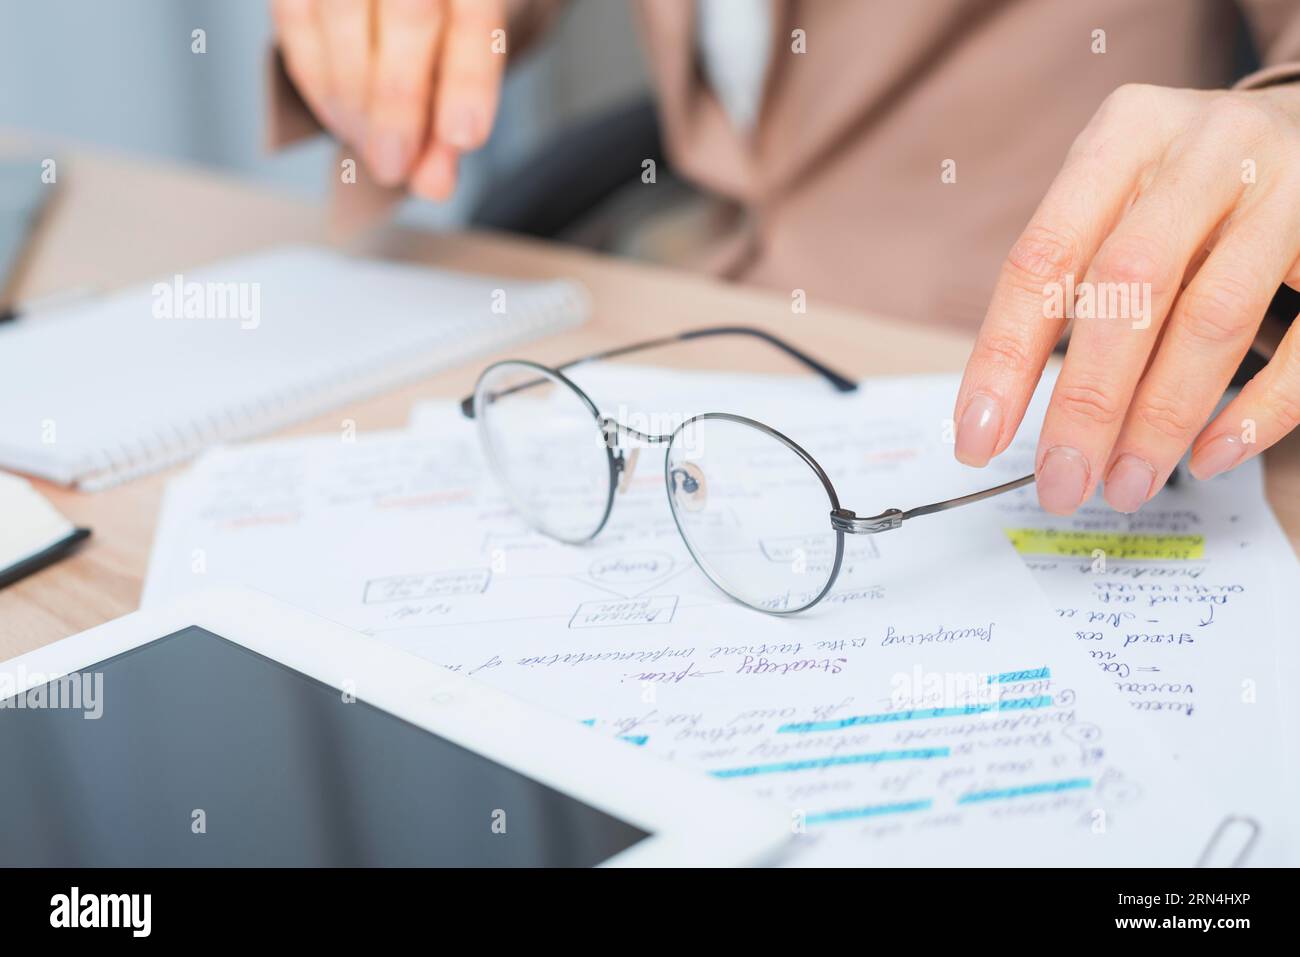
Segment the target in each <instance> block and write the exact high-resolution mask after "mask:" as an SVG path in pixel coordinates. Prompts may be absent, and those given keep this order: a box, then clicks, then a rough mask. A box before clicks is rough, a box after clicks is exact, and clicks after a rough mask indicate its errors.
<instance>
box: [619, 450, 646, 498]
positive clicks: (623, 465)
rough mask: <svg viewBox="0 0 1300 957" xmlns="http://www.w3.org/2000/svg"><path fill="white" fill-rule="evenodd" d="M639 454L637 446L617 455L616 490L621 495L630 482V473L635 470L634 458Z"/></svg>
mask: <svg viewBox="0 0 1300 957" xmlns="http://www.w3.org/2000/svg"><path fill="white" fill-rule="evenodd" d="M640 455H641V450H640V449H639V448H631V449H628V450H627V451H626V452H623V453H620V455H619V457H618V471H619V476H618V492H619V494H620V495H622V494H623V493H624V492H626V491H627V490H628V486H630V485H631V484H632V473H633V472H635V471H636V460H637V458H638V457H639V456H640Z"/></svg>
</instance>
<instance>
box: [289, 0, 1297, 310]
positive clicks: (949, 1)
mask: <svg viewBox="0 0 1300 957" xmlns="http://www.w3.org/2000/svg"><path fill="white" fill-rule="evenodd" d="M634 2H635V6H636V8H637V18H638V21H639V24H640V27H641V31H642V34H643V38H644V42H645V46H646V50H647V54H648V62H649V65H650V72H651V75H652V78H653V82H654V86H655V91H656V94H657V98H658V104H659V110H660V114H661V120H662V126H663V131H664V136H665V142H666V148H667V151H668V155H669V158H670V160H671V162H672V163H673V165H674V167H675V168H676V170H677V171H679V172H680V173H681V174H683V175H684V176H685V177H686V178H688V179H689V180H691V181H692V182H694V183H695V184H696V185H698V186H699V187H701V188H702V189H705V190H707V191H710V192H711V193H713V194H715V195H716V196H718V197H720V198H721V199H723V200H725V201H727V202H729V203H732V204H734V205H735V208H736V211H737V215H735V216H734V217H730V218H729V220H728V225H727V226H726V227H725V228H724V229H723V230H722V231H721V233H720V234H719V235H718V236H717V237H716V240H715V241H714V242H713V243H712V244H711V248H710V250H709V254H708V255H707V256H705V257H702V259H701V260H700V261H698V262H696V263H693V264H692V265H693V267H694V268H701V269H706V270H708V271H710V272H713V273H716V274H718V275H722V276H728V277H732V278H734V279H737V280H741V281H744V282H751V283H757V284H759V285H762V286H766V287H769V288H772V289H776V290H781V291H784V292H786V293H788V294H793V292H794V291H795V290H803V292H804V294H805V295H806V296H807V298H808V302H809V308H810V311H811V310H812V309H813V308H814V307H815V304H816V302H817V301H818V300H824V301H829V302H836V303H842V304H846V305H850V306H857V307H860V308H866V309H870V310H873V311H877V312H882V313H886V314H891V315H895V316H901V317H909V318H913V319H916V320H918V321H925V322H936V323H946V324H952V325H960V326H966V327H973V326H975V325H977V324H978V323H979V321H980V320H981V319H982V318H983V315H984V311H985V308H986V307H987V304H988V301H989V296H990V293H991V291H992V288H993V283H994V281H995V279H996V277H997V273H998V268H999V265H1000V263H1001V260H1002V257H1003V256H1005V255H1006V253H1007V250H1008V249H1009V248H1010V246H1011V244H1012V243H1013V242H1014V240H1015V238H1016V236H1017V234H1018V233H1019V231H1020V230H1021V229H1022V228H1023V227H1024V225H1025V223H1026V222H1027V220H1028V218H1029V216H1030V214H1031V213H1032V212H1033V210H1034V207H1035V206H1036V205H1037V203H1038V200H1039V199H1040V198H1041V197H1042V195H1043V193H1044V192H1045V191H1046V189H1047V187H1048V185H1049V183H1050V182H1051V180H1052V177H1053V176H1054V175H1055V173H1056V171H1057V169H1058V168H1059V166H1060V164H1061V161H1062V160H1063V158H1064V156H1065V152H1066V150H1067V148H1068V147H1069V145H1070V143H1071V141H1072V140H1073V139H1074V137H1075V136H1076V135H1077V134H1078V133H1079V131H1080V130H1081V129H1082V128H1083V126H1084V125H1085V124H1086V123H1087V121H1088V119H1089V118H1090V117H1091V116H1092V114H1093V112H1094V111H1095V110H1096V109H1097V107H1098V106H1099V105H1100V103H1101V101H1102V100H1103V99H1104V98H1105V97H1106V95H1107V94H1108V93H1110V92H1111V91H1112V90H1114V89H1115V88H1116V87H1117V86H1119V85H1121V84H1124V83H1130V82H1141V83H1153V84H1159V85H1162V86H1180V87H1202V88H1215V87H1227V86H1231V85H1232V84H1233V82H1234V80H1236V79H1237V74H1238V73H1239V72H1240V71H1239V69H1238V68H1237V66H1236V61H1237V55H1238V51H1237V46H1236V39H1237V36H1238V32H1239V25H1240V24H1241V23H1242V19H1241V18H1242V17H1243V16H1244V18H1245V20H1244V22H1245V23H1246V24H1247V26H1248V27H1249V29H1250V30H1251V31H1252V34H1253V36H1254V38H1255V41H1256V45H1257V46H1258V47H1259V49H1260V50H1261V51H1262V53H1263V57H1264V60H1265V63H1266V64H1268V65H1269V67H1270V68H1269V69H1266V70H1263V71H1260V72H1259V73H1257V74H1255V75H1253V76H1251V77H1248V78H1246V80H1244V81H1242V82H1243V83H1244V84H1247V85H1262V84H1266V83H1271V82H1282V81H1288V80H1292V79H1297V78H1300V2H1296V0H1241V2H1240V3H1237V4H1234V3H1232V2H1229V0H1089V2H1087V3H1080V2H1078V0H771V2H772V3H773V4H774V19H775V29H774V31H773V33H774V39H773V50H772V55H771V60H770V66H769V71H768V77H767V83H766V87H765V90H764V96H763V102H762V107H761V111H760V114H759V118H758V122H757V126H756V128H755V129H754V131H753V132H752V134H750V135H748V136H746V135H742V134H740V133H738V132H737V131H736V130H735V129H734V128H733V126H732V125H731V123H730V121H729V120H728V118H727V115H726V113H725V112H724V111H723V109H722V107H721V104H720V103H719V101H718V100H717V98H716V97H715V96H714V94H713V92H712V90H711V89H710V88H709V86H708V84H707V83H706V82H705V81H704V80H703V79H702V76H701V71H700V69H699V65H698V62H697V57H696V54H695V50H696V45H695V39H694V23H695V11H694V3H693V2H692V0H634ZM511 6H512V19H511V24H510V43H511V49H512V51H514V52H517V51H518V50H519V49H522V48H523V47H525V46H527V45H528V44H529V43H530V42H532V41H533V40H534V39H535V38H536V37H537V36H538V35H539V34H540V32H541V31H543V30H544V28H545V26H546V25H547V23H548V22H549V21H550V20H551V18H552V17H553V16H554V14H555V13H556V11H557V10H558V9H559V8H561V7H562V6H563V0H511ZM797 31H801V33H799V32H797ZM1095 31H1104V34H1100V33H1096V32H1095ZM799 39H802V43H799V42H796V41H797V40H799ZM1103 42H1104V52H1094V51H1095V50H1100V49H1101V48H1102V43H1103ZM279 82H280V96H279V97H278V98H277V99H276V101H275V102H276V105H277V109H275V110H273V111H272V129H273V139H275V140H276V141H282V140H283V138H284V136H283V134H284V132H285V131H286V130H289V129H291V128H293V126H294V125H295V124H297V127H298V129H299V131H301V130H302V129H303V128H305V127H304V124H303V121H302V118H301V114H300V111H301V106H300V104H299V105H298V106H294V105H293V102H292V97H290V96H289V95H288V91H287V90H285V89H284V86H283V84H284V81H283V79H281V80H280V81H279ZM295 110H297V111H299V113H298V115H297V117H296V118H295V116H294V115H293V114H294V111H295ZM286 124H287V125H286ZM945 171H947V173H948V175H946V176H945V175H944V173H945ZM638 173H639V170H630V171H629V179H633V178H634V177H635V176H636V175H637V174H638ZM647 188H650V187H647ZM341 192H342V193H344V194H346V193H348V192H349V190H347V189H344V190H341ZM388 198H389V199H391V198H392V197H391V196H390V197H388ZM340 199H341V200H342V201H344V202H346V203H348V204H349V206H350V208H351V213H352V214H353V216H354V217H355V216H359V215H362V214H363V213H364V212H366V211H371V212H373V211H374V210H376V209H378V208H381V206H382V203H383V200H384V195H383V193H382V192H381V191H378V190H375V189H372V188H369V187H363V188H362V189H361V190H357V191H355V192H353V193H352V195H350V196H341V197H340Z"/></svg>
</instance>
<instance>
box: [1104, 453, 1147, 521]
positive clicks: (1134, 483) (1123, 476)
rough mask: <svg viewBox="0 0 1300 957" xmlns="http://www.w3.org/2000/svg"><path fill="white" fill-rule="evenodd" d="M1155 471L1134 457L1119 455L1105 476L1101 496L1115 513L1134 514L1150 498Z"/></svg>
mask: <svg viewBox="0 0 1300 957" xmlns="http://www.w3.org/2000/svg"><path fill="white" fill-rule="evenodd" d="M1155 481H1156V470H1155V469H1154V468H1153V467H1152V466H1151V464H1150V463H1149V462H1146V461H1144V460H1143V459H1140V458H1138V457H1137V456H1136V455H1129V454H1125V455H1121V456H1120V457H1119V458H1118V459H1116V460H1115V464H1114V465H1112V466H1111V469H1110V474H1109V475H1107V476H1106V487H1105V489H1104V490H1103V494H1104V495H1105V496H1106V501H1107V502H1109V503H1110V507H1111V508H1113V509H1115V511H1117V512H1136V511H1137V510H1138V509H1139V508H1141V507H1142V506H1143V505H1145V504H1146V501H1147V499H1148V498H1150V497H1151V487H1152V486H1153V485H1154V484H1155Z"/></svg>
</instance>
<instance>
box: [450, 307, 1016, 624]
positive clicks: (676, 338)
mask: <svg viewBox="0 0 1300 957" xmlns="http://www.w3.org/2000/svg"><path fill="white" fill-rule="evenodd" d="M713 336H748V337H751V338H754V339H758V340H761V341H762V342H766V343H767V344H769V345H771V346H774V347H775V348H777V349H779V350H781V351H782V352H784V353H785V354H786V355H788V356H790V357H791V358H793V359H795V360H796V361H797V362H799V363H800V364H801V365H803V366H805V367H806V368H808V369H810V370H811V371H813V372H815V373H817V374H818V375H819V376H821V377H822V378H823V379H824V380H825V381H826V382H828V383H829V384H830V385H831V386H832V387H833V388H834V389H835V390H836V391H837V392H856V391H857V389H858V385H857V383H856V382H854V381H853V380H852V379H850V378H849V377H848V376H845V375H841V374H840V373H838V372H836V371H835V370H834V369H831V368H830V367H829V366H827V365H825V364H824V363H822V362H819V361H818V360H817V359H814V358H813V357H812V356H810V355H808V354H807V353H805V352H802V351H801V350H799V349H797V348H795V347H794V346H792V345H790V344H789V343H788V342H786V341H785V340H783V339H780V338H778V337H777V336H774V335H772V334H771V333H769V332H766V331H764V330H762V329H757V328H754V327H751V326H709V327H705V328H702V329H690V330H688V331H686V332H681V333H678V334H677V335H673V336H663V337H661V338H658V339H648V340H645V341H644V342H637V343H633V344H632V345H627V346H620V347H618V348H616V349H608V350H605V351H603V352H597V353H594V354H592V355H588V356H582V357H581V358H578V359H570V360H569V361H568V362H565V363H562V364H561V365H558V366H545V365H542V364H540V363H537V362H530V361H528V360H524V359H503V360H501V361H500V362H494V363H492V364H491V365H489V366H488V367H487V368H485V369H484V370H483V371H482V372H481V373H480V374H479V379H478V382H477V383H476V384H475V387H474V392H473V393H472V394H471V395H469V396H466V397H465V398H464V399H462V400H461V403H460V409H461V412H462V414H464V416H465V417H466V418H470V419H472V418H474V417H475V411H476V410H475V397H476V396H478V394H479V384H481V383H482V381H483V378H484V377H485V376H487V375H488V374H489V373H490V372H491V371H492V370H493V369H496V368H497V367H498V366H502V365H516V366H524V367H530V368H533V369H536V370H537V371H538V372H539V373H542V374H543V377H542V378H539V379H537V380H533V381H525V382H521V383H518V384H516V385H514V386H512V387H510V388H509V389H505V390H501V391H500V392H499V393H498V395H508V394H510V393H512V392H517V391H519V390H522V389H527V388H531V387H532V386H534V385H541V384H543V383H544V382H546V381H548V377H549V378H554V379H558V380H559V381H560V382H562V383H564V384H565V385H567V386H568V387H569V388H570V389H572V390H573V392H574V393H575V394H576V395H577V396H578V398H579V399H580V400H581V401H582V403H583V404H584V405H585V406H586V407H587V409H588V410H589V411H590V412H591V416H592V419H593V421H594V422H595V425H596V428H597V429H598V430H599V431H600V433H601V434H602V435H604V436H605V443H604V444H605V454H606V457H607V460H608V462H609V496H608V499H607V501H606V503H605V512H604V515H603V516H602V517H601V520H600V522H599V524H597V526H596V529H595V531H593V532H592V533H591V534H590V535H587V536H585V537H583V538H578V539H565V538H560V537H559V536H556V535H554V534H552V533H550V532H546V531H545V530H542V529H539V531H542V532H543V534H546V535H547V536H548V537H550V538H556V539H557V540H559V541H563V542H566V543H567V544H571V545H581V544H584V543H586V542H589V541H591V540H592V539H593V538H595V537H596V536H597V535H599V534H600V532H601V531H602V530H603V529H604V527H605V525H606V523H607V522H608V521H609V516H610V513H611V512H612V511H613V508H614V496H615V495H616V494H617V493H618V492H619V491H620V485H621V483H620V478H621V476H622V473H623V470H624V469H625V468H627V467H628V466H629V461H628V460H627V459H625V458H624V450H623V449H621V448H616V444H617V437H618V436H619V435H627V436H631V437H632V438H635V439H638V440H640V441H642V442H646V443H648V444H652V445H668V446H671V445H672V442H673V440H674V439H675V438H676V437H677V435H679V434H680V433H681V432H682V431H683V430H684V429H685V428H687V427H688V426H690V425H691V424H692V423H694V422H698V421H701V420H704V419H723V420H727V421H731V422H736V423H739V424H741V425H747V426H749V427H751V428H755V429H758V430H759V431H760V432H764V433H766V434H767V435H770V436H771V437H772V438H774V439H776V440H777V441H778V442H780V443H782V444H783V445H784V446H785V447H786V448H788V449H789V450H790V451H791V452H793V453H794V454H795V455H797V456H799V458H801V459H802V460H803V461H804V462H805V463H807V465H808V467H809V468H810V469H812V471H813V473H814V474H815V475H816V476H817V478H818V479H820V480H821V483H822V486H823V487H824V488H825V490H826V495H827V497H828V498H829V499H830V503H831V511H830V516H829V518H830V525H831V529H832V530H833V531H834V532H835V563H834V566H833V567H832V569H831V573H830V576H829V577H828V578H827V581H826V585H825V587H823V588H822V590H821V592H820V593H819V594H818V595H817V596H816V597H815V598H813V599H812V600H811V601H809V602H807V603H805V604H803V605H801V606H799V607H798V608H787V609H773V608H765V607H763V606H761V605H755V604H753V603H752V602H749V601H746V600H745V599H743V598H741V597H739V596H737V595H734V594H732V592H731V591H730V590H729V589H728V588H726V587H725V586H724V585H723V584H722V583H721V582H719V581H718V580H717V579H716V578H714V577H713V575H712V574H711V573H710V571H709V568H708V566H707V565H706V564H705V563H704V562H702V561H701V560H700V557H699V556H698V555H696V554H695V549H694V548H693V547H692V546H691V542H690V539H689V538H688V537H687V536H686V534H685V532H683V531H682V527H681V522H680V521H679V520H678V518H677V507H676V505H675V504H674V503H673V500H672V495H673V479H672V476H671V475H670V474H669V464H668V456H667V454H665V456H664V482H665V485H666V487H667V492H668V505H669V510H670V511H671V512H672V515H673V522H674V523H675V524H676V525H677V532H678V534H679V535H680V536H681V539H682V541H683V542H684V543H685V544H686V549H687V551H689V552H690V553H691V558H692V559H694V560H695V564H696V565H697V566H698V567H699V568H700V570H701V571H703V572H704V574H705V576H706V577H707V578H708V579H709V581H711V582H713V584H714V585H715V586H717V588H718V589H719V590H720V591H722V592H723V593H724V594H725V595H726V596H727V597H728V598H730V599H732V600H733V601H736V602H739V603H740V604H742V605H745V606H747V607H749V608H753V609H755V610H757V611H762V612H766V613H768V614H772V615H792V614H797V613H799V612H802V611H807V610H808V609H809V608H811V607H812V606H813V605H816V604H817V603H818V602H819V601H821V600H822V599H823V598H825V597H826V595H827V594H828V593H829V592H830V590H831V588H832V587H834V585H835V580H836V579H837V578H838V577H839V574H840V566H841V565H842V563H843V560H844V536H845V534H849V535H874V534H876V533H878V532H887V531H891V530H893V529H896V528H899V527H900V526H902V524H903V522H905V521H907V520H908V519H911V518H917V517H918V516H921V515H932V514H934V513H935V512H944V511H947V510H948V509H950V508H956V507H957V506H959V505H970V504H972V503H974V502H979V501H983V500H984V499H986V498H991V497H993V496H994V495H1001V494H1002V493H1003V492H1010V491H1012V490H1014V489H1018V488H1021V487H1023V486H1025V485H1028V484H1029V483H1030V482H1032V481H1034V476H1033V475H1032V474H1031V475H1025V476H1022V477H1021V478H1018V479H1015V480H1013V481H1010V482H1004V483H1003V484H1001V485H996V486H994V487H992V488H987V489H983V490H982V491H979V492H971V493H970V494H969V495H960V496H958V497H957V498H950V499H947V500H945V501H942V502H933V503H931V504H929V505H918V506H916V507H914V508H909V509H898V508H890V509H886V510H885V511H883V512H881V513H880V514H878V515H870V516H859V515H858V514H857V513H856V512H854V511H853V510H852V509H847V508H844V507H842V506H841V505H840V499H839V495H838V494H837V493H836V491H835V486H834V484H832V482H831V480H830V477H829V476H828V475H827V474H826V470H825V469H823V468H822V467H821V465H820V464H818V462H817V460H816V459H814V458H813V457H812V456H811V455H810V454H809V453H808V452H806V451H805V450H804V449H803V448H802V447H800V446H799V445H798V443H796V442H794V441H793V440H792V439H790V438H789V437H788V436H786V435H784V434H782V433H781V432H778V431H777V430H776V429H774V428H772V427H771V426H768V425H764V424H763V423H762V422H758V421H756V420H754V419H749V418H746V417H744V416H741V415H732V414H731V413H727V412H703V413H700V414H699V415H695V416H692V417H691V418H689V419H687V420H686V421H684V422H682V423H681V424H680V425H678V426H677V428H675V429H674V430H673V431H672V432H670V433H667V434H663V435H657V434H650V433H646V432H641V431H639V430H637V429H634V428H631V427H630V426H627V425H624V424H623V423H622V422H619V421H617V420H616V419H614V418H611V417H610V416H607V415H604V414H602V413H601V411H600V409H599V408H597V406H596V404H595V403H594V402H592V400H591V399H590V398H589V397H588V395H587V393H586V392H584V391H583V390H582V389H581V388H579V387H578V385H576V384H575V383H574V382H573V381H572V380H571V379H570V378H569V377H568V376H566V375H565V374H564V371H563V370H565V369H572V368H573V367H574V366H580V365H584V364H586V363H589V362H596V361H599V360H602V359H613V358H616V357H619V356H625V355H628V354H630V353H633V352H640V351H642V350H645V349H654V348H659V347H661V346H668V345H673V344H676V343H679V342H689V341H691V340H694V339H703V338H710V337H713ZM624 487H625V486H624Z"/></svg>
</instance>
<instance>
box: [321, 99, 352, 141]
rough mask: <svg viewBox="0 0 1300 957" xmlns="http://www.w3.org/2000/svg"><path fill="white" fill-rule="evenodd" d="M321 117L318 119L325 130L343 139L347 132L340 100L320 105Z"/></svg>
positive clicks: (327, 101)
mask: <svg viewBox="0 0 1300 957" xmlns="http://www.w3.org/2000/svg"><path fill="white" fill-rule="evenodd" d="M320 113H321V115H320V116H319V117H317V119H319V120H320V121H321V123H323V124H324V126H325V128H326V129H327V130H329V131H330V132H331V133H333V134H334V135H335V136H338V137H342V136H343V135H344V132H345V130H346V126H345V124H344V120H343V104H342V103H340V102H339V101H338V100H333V99H331V100H325V101H324V102H323V103H321V105H320Z"/></svg>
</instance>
